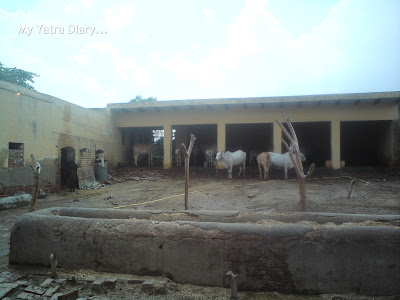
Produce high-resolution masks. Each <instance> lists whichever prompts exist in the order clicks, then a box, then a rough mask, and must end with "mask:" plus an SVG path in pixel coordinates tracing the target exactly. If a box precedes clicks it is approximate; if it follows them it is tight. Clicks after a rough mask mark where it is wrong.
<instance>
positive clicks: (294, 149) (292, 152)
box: [275, 115, 315, 211]
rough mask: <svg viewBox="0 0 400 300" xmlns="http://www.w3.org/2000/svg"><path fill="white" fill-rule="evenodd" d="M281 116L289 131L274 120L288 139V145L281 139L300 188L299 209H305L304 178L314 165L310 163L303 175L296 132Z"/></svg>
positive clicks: (308, 174)
mask: <svg viewBox="0 0 400 300" xmlns="http://www.w3.org/2000/svg"><path fill="white" fill-rule="evenodd" d="M283 118H284V119H285V121H286V124H287V126H288V128H289V131H290V133H289V132H288V131H287V130H286V128H285V127H283V125H282V123H281V122H279V121H277V120H275V122H276V123H277V124H278V125H279V127H280V128H281V129H282V132H283V133H284V134H285V136H286V137H287V138H288V139H289V142H290V146H289V145H288V144H287V143H286V142H285V140H284V139H282V143H283V144H284V145H285V147H286V149H287V151H288V152H289V157H290V160H291V161H292V164H293V166H294V169H295V171H296V175H297V182H298V184H299V190H300V191H299V192H300V210H301V211H306V209H307V203H306V199H307V195H306V178H307V177H309V176H311V174H312V172H313V171H314V167H315V165H314V163H312V164H311V166H310V169H309V170H308V173H307V175H304V170H303V164H302V162H301V157H300V147H299V141H298V140H297V136H296V132H295V131H294V128H293V126H292V123H291V122H290V120H289V118H288V117H286V116H284V115H283Z"/></svg>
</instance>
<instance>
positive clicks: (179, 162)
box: [175, 149, 183, 167]
mask: <svg viewBox="0 0 400 300" xmlns="http://www.w3.org/2000/svg"><path fill="white" fill-rule="evenodd" d="M182 155H183V153H182V151H181V150H180V149H175V160H176V166H177V167H182Z"/></svg>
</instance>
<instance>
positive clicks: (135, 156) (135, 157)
mask: <svg viewBox="0 0 400 300" xmlns="http://www.w3.org/2000/svg"><path fill="white" fill-rule="evenodd" d="M138 156H139V155H136V154H134V159H135V166H136V167H137V166H138V165H137V160H138Z"/></svg>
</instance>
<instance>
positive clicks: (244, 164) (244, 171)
mask: <svg viewBox="0 0 400 300" xmlns="http://www.w3.org/2000/svg"><path fill="white" fill-rule="evenodd" d="M245 173H246V158H245V159H244V161H243V177H244V176H245V175H246V174H245Z"/></svg>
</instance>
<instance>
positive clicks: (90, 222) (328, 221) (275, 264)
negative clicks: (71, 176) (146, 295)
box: [9, 208, 400, 295]
mask: <svg viewBox="0 0 400 300" xmlns="http://www.w3.org/2000/svg"><path fill="white" fill-rule="evenodd" d="M298 222H300V223H298ZM399 222H400V216H398V215H395V216H392V215H346V214H321V213H294V214H266V213H250V212H235V211H186V212H185V211H182V212H167V211H136V210H112V209H82V208H80V209H76V208H50V209H45V210H41V211H36V212H33V213H29V214H26V215H24V216H22V217H21V218H20V219H19V220H18V221H17V222H16V224H15V225H14V227H13V229H12V233H11V241H10V256H9V257H10V264H29V265H43V266H50V259H49V257H50V254H51V253H56V254H57V257H58V266H59V267H63V268H67V269H93V270H97V271H110V272H125V273H133V274H138V275H164V276H167V277H169V278H170V279H172V280H173V281H175V282H179V283H191V284H197V285H207V286H221V287H227V286H228V278H227V277H226V276H225V274H226V272H227V271H233V273H235V274H238V275H239V277H238V288H239V290H251V291H278V292H284V293H306V294H321V293H359V294H363V295H398V294H400V285H399V284H398V283H399V282H400V227H399V226H400V223H399Z"/></svg>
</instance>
